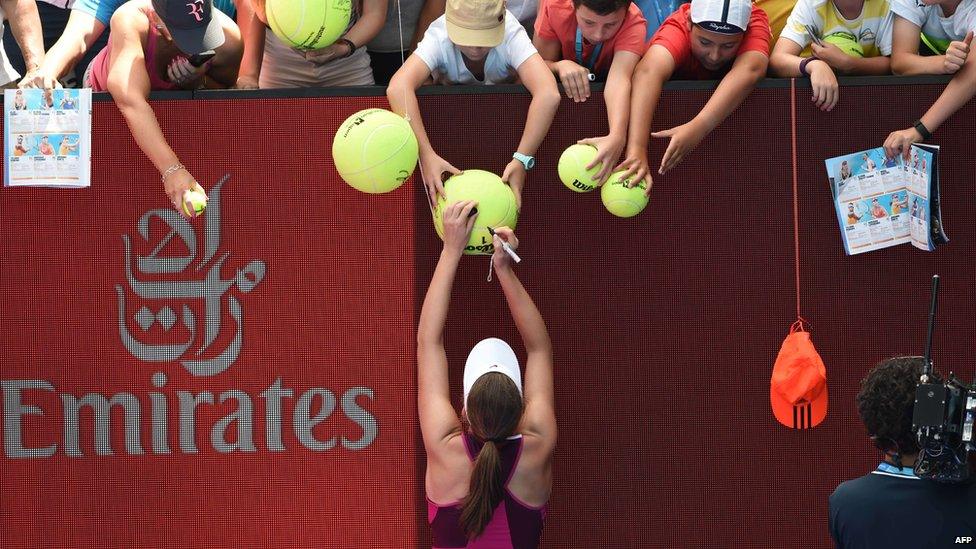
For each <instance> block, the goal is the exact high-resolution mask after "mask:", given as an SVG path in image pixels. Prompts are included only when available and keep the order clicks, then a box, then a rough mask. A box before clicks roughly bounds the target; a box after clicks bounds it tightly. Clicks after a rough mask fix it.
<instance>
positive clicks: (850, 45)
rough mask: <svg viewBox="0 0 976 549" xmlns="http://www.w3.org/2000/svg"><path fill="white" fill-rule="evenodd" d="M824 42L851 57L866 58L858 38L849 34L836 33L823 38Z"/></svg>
mask: <svg viewBox="0 0 976 549" xmlns="http://www.w3.org/2000/svg"><path fill="white" fill-rule="evenodd" d="M823 41H824V42H826V43H828V44H833V45H835V46H837V47H838V48H840V51H842V52H844V53H846V54H847V55H850V56H851V57H864V48H862V47H861V44H860V43H858V41H857V37H856V36H854V35H853V34H851V33H849V32H835V33H833V34H828V35H827V36H824V37H823Z"/></svg>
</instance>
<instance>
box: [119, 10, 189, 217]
mask: <svg viewBox="0 0 976 549" xmlns="http://www.w3.org/2000/svg"><path fill="white" fill-rule="evenodd" d="M111 25H112V33H111V34H110V35H109V40H111V45H112V52H111V56H110V57H109V69H108V83H107V87H108V91H109V93H110V94H112V99H114V100H115V104H116V105H117V106H118V108H119V111H121V112H122V116H123V117H124V118H125V121H126V124H128V126H129V131H130V132H131V133H132V138H133V139H135V142H136V144H137V145H139V148H140V149H142V152H143V153H145V155H146V156H147V157H148V158H149V160H150V161H151V162H152V163H153V165H154V166H155V167H156V169H157V170H158V171H159V173H160V175H164V176H165V179H164V181H163V184H164V186H165V189H166V194H167V195H169V198H170V202H172V203H173V206H174V207H175V208H176V209H177V210H178V211H180V212H182V211H183V208H182V206H183V194H184V193H185V192H186V191H187V190H190V189H191V188H193V187H194V185H196V181H195V180H194V179H193V176H192V175H190V173H189V172H188V171H187V170H186V169H185V168H181V167H179V166H181V164H180V160H179V158H177V156H176V153H175V152H173V149H172V148H171V147H170V146H169V143H167V141H166V137H165V136H164V135H163V131H162V130H161V129H160V128H159V122H158V121H157V120H156V114H155V113H154V112H153V110H152V107H151V106H150V105H149V100H148V98H149V91H150V83H149V73H148V72H147V71H146V59H145V54H144V52H143V50H142V40H141V38H140V36H141V33H142V32H148V25H149V22H148V20H147V19H146V18H145V16H143V15H142V14H141V13H133V12H132V11H131V10H127V9H126V8H125V7H123V8H121V9H120V10H119V11H118V12H116V13H115V15H113V16H112V23H111Z"/></svg>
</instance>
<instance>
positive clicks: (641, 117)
mask: <svg viewBox="0 0 976 549" xmlns="http://www.w3.org/2000/svg"><path fill="white" fill-rule="evenodd" d="M674 69H675V63H674V57H672V56H671V52H670V51H668V49H667V48H665V47H664V46H661V45H658V44H655V45H653V46H651V47H650V49H648V50H647V53H645V54H644V58H643V59H641V62H640V63H639V64H638V65H637V70H635V71H634V77H633V80H632V86H631V93H630V129H629V130H628V132H627V147H626V149H625V153H624V155H625V157H624V160H623V162H621V163H620V166H617V167H616V168H615V170H623V171H624V174H623V175H622V176H621V177H622V178H624V179H626V178H632V180H633V181H634V182H635V183H636V182H639V181H641V180H643V181H644V183H645V184H646V185H647V189H648V192H650V188H651V184H652V182H653V178H652V177H651V171H650V166H649V164H648V160H647V141H648V139H649V138H650V134H651V122H652V121H653V119H654V111H655V110H656V109H657V103H658V100H660V99H661V90H662V89H663V88H664V83H665V82H667V81H668V80H669V79H670V78H671V75H672V74H673V73H674Z"/></svg>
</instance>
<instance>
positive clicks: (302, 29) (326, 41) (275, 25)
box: [264, 0, 352, 50]
mask: <svg viewBox="0 0 976 549" xmlns="http://www.w3.org/2000/svg"><path fill="white" fill-rule="evenodd" d="M264 10H265V14H266V15H267V17H268V25H269V26H270V27H271V31H272V32H274V33H275V36H277V37H278V38H280V39H281V41H282V42H284V43H285V44H287V45H289V46H292V47H295V48H299V49H303V50H315V49H319V48H324V47H326V46H330V45H332V44H333V43H334V42H335V41H336V40H338V38H339V37H340V36H342V33H343V32H345V30H346V27H347V26H349V17H350V14H351V13H352V0H267V2H266V4H265V8H264Z"/></svg>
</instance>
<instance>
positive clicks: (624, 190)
mask: <svg viewBox="0 0 976 549" xmlns="http://www.w3.org/2000/svg"><path fill="white" fill-rule="evenodd" d="M622 174H623V172H615V173H613V174H611V175H610V179H607V182H606V183H604V184H603V187H602V188H601V189H600V198H601V199H602V200H603V205H604V206H606V208H607V211H609V212H610V213H612V214H613V215H615V216H617V217H634V216H635V215H637V214H639V213H641V212H642V211H643V210H644V208H645V207H646V206H647V195H645V194H644V191H646V190H647V183H644V182H643V181H641V182H640V183H638V184H637V185H635V186H633V187H628V186H627V185H628V184H629V183H630V179H621V178H620V176H621V175H622Z"/></svg>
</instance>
